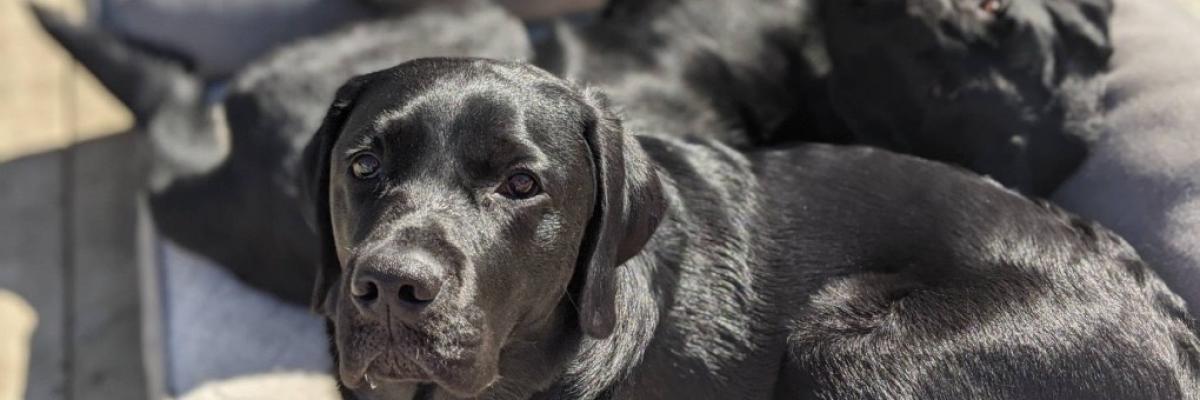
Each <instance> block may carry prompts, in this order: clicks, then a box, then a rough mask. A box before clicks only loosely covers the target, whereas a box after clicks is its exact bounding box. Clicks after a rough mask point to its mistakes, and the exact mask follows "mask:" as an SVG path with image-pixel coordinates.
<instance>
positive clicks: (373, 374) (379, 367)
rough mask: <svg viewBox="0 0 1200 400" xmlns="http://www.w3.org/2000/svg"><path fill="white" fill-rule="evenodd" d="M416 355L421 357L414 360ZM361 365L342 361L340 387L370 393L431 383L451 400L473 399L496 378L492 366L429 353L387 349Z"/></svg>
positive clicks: (494, 367)
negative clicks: (455, 398) (449, 396)
mask: <svg viewBox="0 0 1200 400" xmlns="http://www.w3.org/2000/svg"><path fill="white" fill-rule="evenodd" d="M416 354H421V355H422V356H423V357H420V359H417V357H414V355H416ZM376 355H377V356H375V357H372V358H371V359H369V360H366V362H365V363H361V362H359V363H355V362H352V360H348V359H345V358H343V360H342V362H341V363H340V371H338V373H339V375H340V376H341V380H342V384H343V385H345V386H346V387H347V388H350V389H351V390H354V391H356V392H366V393H369V392H372V391H374V390H376V389H387V388H391V387H395V386H397V385H416V384H434V385H436V386H437V387H438V388H440V389H443V390H446V391H447V392H450V393H451V394H453V395H454V396H455V397H463V398H471V397H477V396H478V395H480V394H481V393H483V392H484V391H485V390H487V388H488V387H490V386H491V385H492V384H493V383H495V382H496V380H497V379H499V374H498V373H497V372H496V364H495V363H480V362H478V361H477V360H475V359H471V360H465V359H464V360H453V359H446V358H441V357H437V356H435V355H432V354H426V353H416V352H406V353H401V352H400V351H396V350H390V351H382V352H378V353H376Z"/></svg>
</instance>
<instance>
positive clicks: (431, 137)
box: [304, 59, 1200, 399]
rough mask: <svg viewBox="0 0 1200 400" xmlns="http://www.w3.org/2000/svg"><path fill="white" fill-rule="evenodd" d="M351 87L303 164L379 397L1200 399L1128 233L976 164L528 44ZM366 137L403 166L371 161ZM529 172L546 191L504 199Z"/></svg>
mask: <svg viewBox="0 0 1200 400" xmlns="http://www.w3.org/2000/svg"><path fill="white" fill-rule="evenodd" d="M339 94H340V96H339V98H338V99H336V100H335V101H334V105H333V107H332V108H331V111H330V113H329V114H328V115H327V117H326V119H325V123H324V125H323V126H322V128H321V129H320V130H319V132H318V133H317V136H316V137H315V138H314V141H313V142H312V143H311V144H310V146H309V147H308V148H307V150H306V152H307V153H306V154H307V156H306V160H309V163H306V166H305V168H304V169H305V170H306V171H308V177H307V179H306V182H308V183H307V184H306V185H307V186H308V187H309V188H310V189H311V190H310V196H312V202H313V203H312V204H313V205H314V206H316V210H315V211H316V212H315V215H316V216H317V218H316V221H317V222H318V224H317V225H318V227H319V228H320V229H321V230H322V232H323V237H325V238H326V240H327V242H326V243H325V245H324V246H323V248H324V249H325V250H326V251H328V252H330V254H327V255H326V257H325V258H324V260H326V262H327V264H326V265H325V266H324V271H325V279H326V280H327V281H326V282H328V284H327V285H325V286H324V287H325V288H326V289H327V291H326V293H325V297H324V301H323V304H321V309H322V311H323V312H324V314H325V315H326V316H327V317H328V318H329V319H330V321H332V323H333V325H334V331H335V335H334V340H335V343H336V350H337V354H336V356H337V357H338V358H339V360H340V366H341V371H340V372H341V374H340V379H341V381H342V382H343V383H345V384H347V385H348V386H349V387H350V388H352V389H354V390H355V392H356V393H357V394H358V395H359V396H361V397H364V398H389V395H390V394H391V393H392V391H394V390H409V389H411V386H410V385H411V384H412V383H414V382H424V383H430V382H432V383H435V384H436V385H437V387H436V389H434V392H435V393H433V394H432V396H433V397H434V398H461V397H476V398H496V399H522V398H539V399H540V398H546V399H557V398H582V399H592V398H609V397H611V398H630V399H658V398H661V399H667V398H671V399H676V398H680V399H730V398H739V399H756V398H757V399H766V398H780V399H782V398H804V399H809V398H812V399H882V398H886V399H960V398H986V399H1095V398H1107V399H1180V398H1188V399H1191V398H1197V396H1198V391H1197V390H1198V384H1200V383H1198V379H1200V370H1198V362H1200V352H1198V350H1200V349H1198V346H1200V339H1198V338H1197V332H1196V330H1195V327H1194V326H1193V321H1192V319H1191V317H1190V316H1188V315H1187V313H1186V311H1184V307H1183V304H1182V302H1181V301H1180V300H1179V298H1178V297H1176V296H1175V295H1174V294H1172V293H1170V291H1168V290H1167V289H1166V287H1165V286H1164V285H1163V284H1162V282H1161V281H1160V280H1159V279H1158V278H1157V277H1156V276H1155V275H1154V274H1153V273H1152V272H1151V271H1150V270H1148V269H1147V268H1146V266H1145V265H1144V263H1143V262H1142V261H1141V260H1140V259H1139V258H1138V257H1137V255H1136V254H1135V253H1134V251H1133V250H1132V249H1131V248H1130V247H1129V246H1128V245H1127V244H1126V243H1125V242H1124V241H1122V240H1121V239H1120V238H1118V237H1116V236H1115V235H1113V234H1111V233H1110V232H1109V231H1107V230H1105V229H1104V228H1102V227H1099V226H1097V225H1096V224H1093V223H1090V222H1087V221H1083V220H1080V219H1078V218H1075V217H1073V216H1070V215H1068V214H1065V213H1063V212H1062V211H1060V210H1058V209H1057V208H1055V207H1053V206H1050V205H1048V204H1046V203H1044V202H1034V201H1030V200H1028V199H1026V198H1024V197H1022V196H1020V195H1018V194H1016V193H1014V192H1011V191H1009V190H1006V189H1003V188H1001V187H1000V186H999V185H997V184H996V183H994V182H993V181H991V180H988V179H984V178H980V177H978V176H977V175H974V174H971V173H968V172H966V171H963V170H959V169H956V168H953V167H947V166H944V165H942V164H938V163H933V162H928V161H922V160H919V159H916V158H912V157H908V156H901V155H896V154H894V153H890V152H887V151H884V150H878V149H870V148H864V147H832V146H828V145H806V146H799V147H795V148H791V149H782V150H761V151H754V152H749V153H743V152H738V151H735V150H732V149H731V148H729V147H727V146H726V145H723V144H720V143H718V142H714V141H710V140H706V139H695V138H682V139H680V138H675V137H673V136H676V134H677V132H663V131H656V130H641V131H632V132H626V131H625V130H624V129H623V128H622V126H621V123H620V122H621V121H620V120H619V119H617V118H615V117H614V116H613V114H612V113H611V110H610V109H609V106H608V105H607V104H606V102H605V101H604V99H603V96H602V95H600V94H599V93H598V92H597V91H595V90H590V89H587V90H580V89H577V88H575V87H574V86H572V85H571V84H569V83H567V82H565V81H563V80H561V79H558V78H555V77H553V76H551V75H550V74H547V73H545V72H543V71H541V70H538V69H536V68H532V67H529V66H525V65H521V64H514V63H503V62H496V61H487V60H481V59H423V60H416V61H412V62H408V63H405V64H402V65H400V66H398V67H395V68H392V69H389V70H385V71H381V72H378V73H374V74H371V75H367V76H363V77H359V78H356V79H354V80H352V81H351V82H350V83H349V84H348V85H347V86H346V88H345V89H343V90H342V91H340V92H339ZM660 134H668V135H667V136H660ZM363 154H372V155H374V156H375V157H378V159H379V160H381V163H380V170H379V171H381V172H380V173H379V175H377V176H371V177H367V178H356V177H352V176H351V175H350V174H349V171H351V170H352V168H351V165H352V163H353V162H354V161H353V160H355V159H358V157H362V156H363ZM514 173H527V174H532V175H534V176H536V177H537V180H538V181H539V182H540V183H541V186H542V188H543V191H542V192H541V193H540V194H537V195H534V196H532V197H529V198H511V197H510V196H507V195H505V194H504V193H505V192H504V190H503V189H502V188H503V187H504V185H505V182H506V177H508V176H510V175H511V174H514ZM431 276H432V277H434V278H433V279H435V280H430V277H431ZM371 279H375V281H372V280H371ZM389 280H390V281H389ZM364 282H382V283H380V285H379V286H377V288H378V289H380V290H378V291H375V292H364V290H363V287H364V286H363V284H364ZM387 282H402V284H413V285H429V284H431V283H436V284H437V285H438V286H439V287H440V288H441V289H440V292H439V293H440V294H439V295H438V296H437V297H436V298H434V299H432V300H430V301H428V302H421V303H419V304H418V303H414V302H413V300H412V299H411V298H406V295H405V294H404V292H403V290H402V289H403V285H401V284H398V285H395V286H388V285H387V284H386V283H387ZM397 287H399V288H401V291H400V292H399V295H397V292H396V291H395V290H394V289H396V288H397ZM364 293H374V294H375V295H374V296H373V297H372V296H366V297H364ZM408 297H411V296H408ZM380 302H381V303H380ZM378 304H387V305H390V308H382V309H381V308H378V307H375V306H376V305H378ZM367 375H370V376H371V378H373V379H371V380H372V381H373V382H374V383H376V384H377V385H378V386H379V387H378V388H376V389H374V390H371V389H369V387H368V386H369V384H368V383H367V382H365V380H364V376H367Z"/></svg>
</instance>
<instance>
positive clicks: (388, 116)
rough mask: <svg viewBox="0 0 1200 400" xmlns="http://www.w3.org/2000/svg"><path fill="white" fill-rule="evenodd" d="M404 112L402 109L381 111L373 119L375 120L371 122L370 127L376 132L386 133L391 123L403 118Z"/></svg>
mask: <svg viewBox="0 0 1200 400" xmlns="http://www.w3.org/2000/svg"><path fill="white" fill-rule="evenodd" d="M404 111H405V110H404V109H399V110H395V109H393V110H385V111H382V112H380V113H379V116H377V117H375V120H374V121H372V122H371V126H372V127H373V128H375V131H376V132H383V131H386V130H387V129H388V128H389V127H390V126H391V125H392V123H393V122H395V121H396V120H399V119H400V118H401V117H403V116H404Z"/></svg>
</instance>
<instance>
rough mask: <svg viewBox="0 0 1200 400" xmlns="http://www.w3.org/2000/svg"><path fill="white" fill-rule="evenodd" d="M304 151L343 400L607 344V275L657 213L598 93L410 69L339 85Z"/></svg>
mask: <svg viewBox="0 0 1200 400" xmlns="http://www.w3.org/2000/svg"><path fill="white" fill-rule="evenodd" d="M304 157H305V158H304V160H303V161H302V164H303V165H304V167H305V168H306V171H307V173H308V176H307V177H306V183H305V186H306V187H307V188H308V189H309V192H310V193H311V195H312V200H313V202H314V204H315V205H316V207H315V209H314V215H313V216H312V217H313V222H314V224H313V225H314V226H315V227H316V228H317V229H318V231H319V232H318V234H319V235H320V236H321V237H322V241H323V246H324V259H323V268H322V270H321V271H320V279H319V280H318V283H317V286H316V288H315V290H316V292H315V296H314V297H315V298H314V302H315V306H316V307H318V310H319V311H321V312H322V313H323V314H325V315H326V316H327V317H328V318H329V320H330V321H332V323H333V325H334V336H335V338H334V341H335V345H336V347H337V353H338V357H339V360H338V361H339V369H340V370H339V374H340V378H341V380H342V382H343V384H345V385H346V386H348V387H350V388H360V387H362V386H363V385H364V380H371V381H373V383H375V384H378V383H379V382H384V383H392V382H425V383H435V384H437V385H438V386H439V387H441V388H443V389H446V390H448V391H450V392H452V393H454V394H456V395H460V396H470V395H476V394H479V393H481V392H482V391H484V390H485V389H487V388H488V387H489V385H491V384H492V383H494V382H495V381H496V380H497V379H499V376H500V375H499V374H500V372H502V371H499V368H500V367H499V366H500V363H501V358H502V354H501V353H502V350H504V349H505V348H506V346H508V345H509V344H511V343H514V342H519V341H529V340H532V339H531V338H534V337H545V335H546V334H547V332H583V333H586V334H587V335H590V336H592V337H605V336H607V335H609V334H610V333H611V331H612V328H613V324H614V322H615V318H616V313H615V310H614V296H615V286H614V283H613V280H614V273H615V271H614V269H615V268H617V267H618V266H619V265H620V264H622V263H623V262H625V261H626V260H628V259H629V258H631V257H632V256H634V255H635V254H636V253H637V252H638V251H640V250H641V248H642V247H643V246H644V245H645V243H646V241H647V240H649V237H650V236H651V234H652V233H653V231H654V230H655V228H656V226H657V224H658V221H659V219H660V218H661V216H662V213H663V212H664V208H665V203H664V201H663V199H662V194H661V193H662V192H661V186H660V182H659V180H658V176H657V175H656V173H655V171H654V169H653V168H652V167H651V166H650V165H649V164H648V163H647V162H646V159H645V155H644V154H643V153H642V152H641V150H640V148H639V146H637V145H636V142H634V141H633V139H632V138H631V137H629V136H627V135H625V134H624V133H623V132H622V130H621V126H620V123H619V121H618V120H617V119H616V118H615V117H614V116H613V115H612V113H610V112H609V111H608V109H607V107H606V105H605V103H604V100H603V98H602V96H601V95H600V94H599V93H596V92H592V91H579V90H576V89H575V88H573V87H572V86H570V85H569V84H567V83H566V82H564V81H562V80H560V79H558V78H555V77H553V76H552V75H550V74H548V73H546V72H544V71H541V70H538V69H536V68H533V67H529V66H525V65H522V64H514V63H502V62H496V61H487V60H481V59H421V60H416V61H412V62H408V63H405V64H401V65H399V66H397V67H395V68H392V69H388V70H384V71H380V72H377V73H373V74H368V75H364V76H360V77H357V78H354V79H352V80H350V81H349V82H348V83H346V84H345V86H343V87H342V88H341V89H340V90H339V91H338V94H337V98H336V100H334V103H333V105H332V106H331V108H330V110H329V112H328V114H327V115H326V117H325V120H324V122H323V125H322V127H321V128H320V129H319V131H318V132H317V134H316V136H315V137H314V138H313V141H312V142H311V143H310V144H309V146H308V148H307V149H306V151H305V156H304ZM576 328H578V329H576ZM364 378H365V379H364ZM367 383H372V382H367Z"/></svg>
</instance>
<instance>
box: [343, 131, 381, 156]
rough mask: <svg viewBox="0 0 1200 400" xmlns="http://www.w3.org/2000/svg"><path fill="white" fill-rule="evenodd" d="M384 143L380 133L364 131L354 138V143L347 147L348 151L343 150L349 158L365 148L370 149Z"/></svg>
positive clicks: (344, 154)
mask: <svg viewBox="0 0 1200 400" xmlns="http://www.w3.org/2000/svg"><path fill="white" fill-rule="evenodd" d="M382 143H383V139H382V138H380V137H379V136H378V135H374V134H370V133H364V134H361V135H358V137H356V138H354V143H352V144H350V146H349V147H347V148H346V151H344V152H342V156H343V157H344V158H347V159H349V158H351V157H354V156H355V155H357V154H358V153H360V152H362V151H364V150H370V149H373V148H376V147H379V146H380V145H381V144H382Z"/></svg>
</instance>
